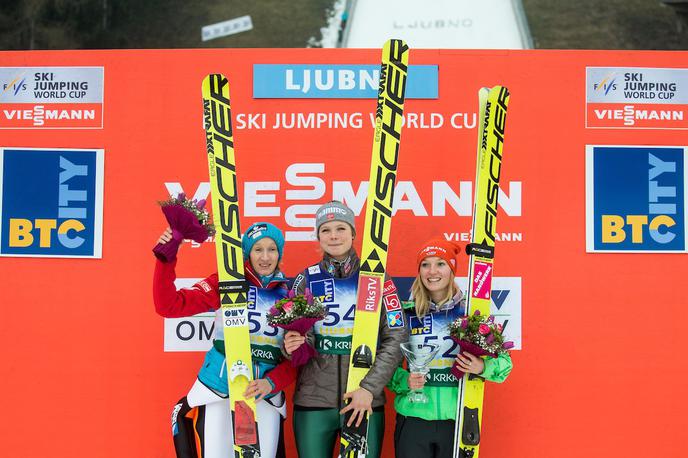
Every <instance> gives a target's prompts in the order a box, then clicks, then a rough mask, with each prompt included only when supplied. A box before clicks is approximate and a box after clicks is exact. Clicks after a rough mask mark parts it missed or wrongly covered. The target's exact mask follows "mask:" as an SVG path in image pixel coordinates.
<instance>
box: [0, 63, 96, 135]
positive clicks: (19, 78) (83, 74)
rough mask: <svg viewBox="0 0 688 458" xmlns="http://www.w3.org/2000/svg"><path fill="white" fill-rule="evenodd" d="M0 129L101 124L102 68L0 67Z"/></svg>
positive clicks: (89, 126)
mask: <svg viewBox="0 0 688 458" xmlns="http://www.w3.org/2000/svg"><path fill="white" fill-rule="evenodd" d="M0 84H1V85H2V86H1V87H2V91H1V92H0V129H3V128H4V129H39V128H51V129H74V128H101V127H102V126H103V124H102V121H103V68H102V67H0Z"/></svg>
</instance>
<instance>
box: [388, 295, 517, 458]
mask: <svg viewBox="0 0 688 458" xmlns="http://www.w3.org/2000/svg"><path fill="white" fill-rule="evenodd" d="M465 312H466V301H465V299H464V297H463V293H462V292H461V291H459V292H458V293H457V294H456V295H455V296H454V297H453V298H452V300H450V301H449V302H447V303H444V304H442V305H440V306H438V305H435V304H433V303H430V310H429V311H428V313H427V315H425V316H423V317H422V318H419V317H418V316H417V315H416V312H415V307H414V304H413V302H406V303H404V313H405V315H406V318H407V320H406V322H407V325H408V328H409V333H410V338H409V341H410V342H411V343H420V344H422V343H437V344H439V345H440V350H439V352H438V353H437V355H436V356H435V359H434V360H433V361H432V363H430V372H429V374H428V376H427V377H426V382H425V385H424V386H423V390H422V391H423V392H424V393H425V395H426V396H427V397H428V402H427V403H425V404H420V403H411V402H409V400H408V398H407V394H408V392H409V386H408V377H409V372H408V371H407V370H406V369H402V368H401V367H399V368H397V370H396V372H395V373H394V376H393V377H392V380H391V381H390V382H389V384H388V385H387V386H388V388H389V389H390V390H392V391H393V392H395V393H396V397H395V398H394V407H395V409H396V411H397V424H396V428H395V430H394V447H395V450H396V458H415V457H419V456H423V457H428V458H445V457H448V458H451V457H452V451H453V447H454V422H455V419H456V402H457V398H458V393H459V389H458V387H457V384H458V380H457V379H456V377H454V375H452V374H451V372H450V371H451V367H452V365H453V364H454V360H455V358H456V351H457V344H456V343H454V341H453V340H452V339H451V337H450V336H449V324H451V322H452V321H454V320H455V319H456V318H459V317H461V316H464V315H465ZM484 362H485V369H484V370H483V373H482V374H480V377H483V378H484V379H485V380H490V381H492V382H499V383H501V382H503V381H504V380H505V379H506V377H507V376H508V375H509V372H511V368H512V363H511V357H510V356H509V354H508V353H500V354H499V355H498V356H497V358H490V357H487V358H485V359H484Z"/></svg>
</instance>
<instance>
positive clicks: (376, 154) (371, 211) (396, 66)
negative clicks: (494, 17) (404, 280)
mask: <svg viewBox="0 0 688 458" xmlns="http://www.w3.org/2000/svg"><path fill="white" fill-rule="evenodd" d="M407 73H408V46H406V43H404V42H403V41H401V40H388V41H387V42H386V43H385V45H384V47H383V48H382V65H381V68H380V86H379V89H378V96H377V109H376V111H375V136H374V138H373V152H372V157H371V161H370V188H369V191H368V199H367V201H366V217H365V228H364V231H363V248H362V250H361V269H360V272H359V277H358V293H357V294H358V297H357V299H356V311H355V314H354V331H353V333H354V334H353V340H352V343H351V350H352V354H351V358H350V361H349V376H348V379H347V382H346V391H347V392H350V391H353V390H356V389H357V388H359V387H360V383H361V380H363V377H365V375H366V374H367V373H368V370H369V369H370V367H371V366H372V364H373V361H374V360H375V350H376V348H377V338H378V331H379V326H380V304H381V301H382V287H383V284H384V280H385V272H386V269H385V266H386V264H387V248H388V243H389V234H390V228H391V224H392V202H393V200H394V185H395V183H396V173H397V161H398V159H399V144H400V139H401V125H402V117H403V113H404V96H405V91H406V77H407ZM350 414H351V412H349V413H348V414H347V415H346V417H345V419H344V425H343V426H342V433H341V444H340V452H339V455H340V457H347V458H354V457H362V456H365V455H366V454H367V433H368V418H367V416H366V418H365V420H364V421H363V422H361V425H360V426H359V427H356V426H355V425H352V426H351V427H347V426H346V423H347V422H348V420H349V417H350Z"/></svg>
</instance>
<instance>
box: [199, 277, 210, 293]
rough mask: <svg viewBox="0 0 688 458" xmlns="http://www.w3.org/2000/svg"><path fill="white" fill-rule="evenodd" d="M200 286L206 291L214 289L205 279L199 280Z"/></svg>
mask: <svg viewBox="0 0 688 458" xmlns="http://www.w3.org/2000/svg"><path fill="white" fill-rule="evenodd" d="M198 286H200V287H201V289H202V290H203V291H205V292H206V293H209V292H210V291H212V290H213V289H212V288H211V287H210V285H209V284H208V282H207V281H205V280H201V281H199V282H198Z"/></svg>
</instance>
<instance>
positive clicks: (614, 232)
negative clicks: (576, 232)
mask: <svg viewBox="0 0 688 458" xmlns="http://www.w3.org/2000/svg"><path fill="white" fill-rule="evenodd" d="M586 159H587V161H586V162H587V166H586V167H587V178H586V182H587V183H586V185H587V237H586V238H587V251H588V252H685V251H686V205H685V182H686V148H684V147H659V146H588V148H587V158H586Z"/></svg>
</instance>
